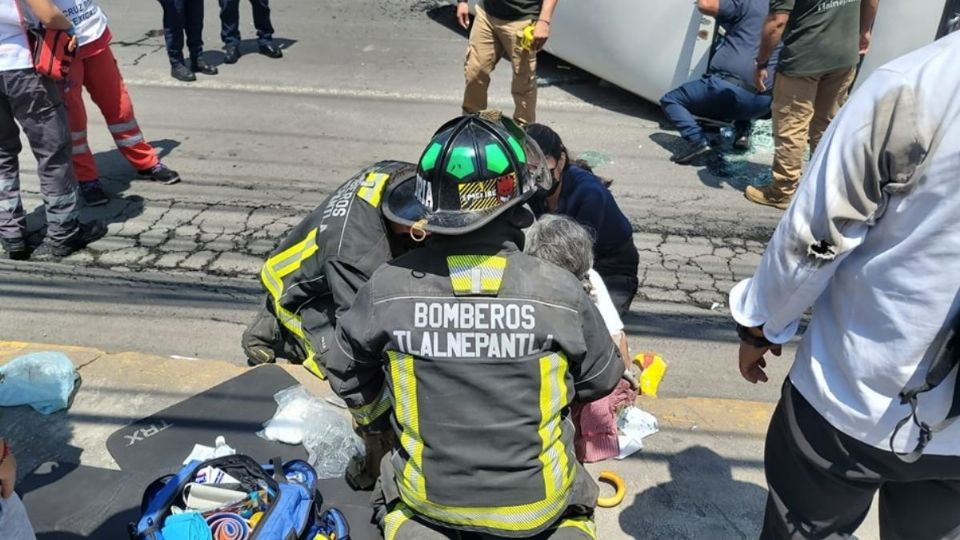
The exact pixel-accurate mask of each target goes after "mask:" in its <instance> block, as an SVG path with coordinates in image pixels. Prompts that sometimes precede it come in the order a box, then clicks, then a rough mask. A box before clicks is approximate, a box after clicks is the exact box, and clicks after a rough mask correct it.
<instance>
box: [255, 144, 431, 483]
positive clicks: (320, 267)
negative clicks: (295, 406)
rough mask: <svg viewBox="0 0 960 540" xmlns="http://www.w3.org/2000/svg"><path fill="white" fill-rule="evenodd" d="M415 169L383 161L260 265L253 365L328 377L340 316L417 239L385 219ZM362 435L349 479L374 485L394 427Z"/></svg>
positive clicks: (343, 188)
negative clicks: (386, 205) (398, 184)
mask: <svg viewBox="0 0 960 540" xmlns="http://www.w3.org/2000/svg"><path fill="white" fill-rule="evenodd" d="M415 171H416V167H415V166H414V165H413V164H411V163H405V162H401V161H383V162H380V163H377V164H375V165H373V166H371V167H368V168H367V169H365V170H363V171H361V172H360V173H359V174H357V175H356V176H354V177H353V178H351V179H350V180H348V181H347V182H346V183H344V184H343V185H342V186H340V187H339V188H338V189H337V190H336V191H335V192H334V193H333V194H332V195H330V196H329V197H328V198H327V199H326V200H325V201H324V202H323V203H322V204H321V205H320V206H319V207H318V208H317V209H316V210H314V211H313V212H312V213H310V215H308V216H307V217H306V218H304V220H303V221H302V222H300V224H298V225H297V226H296V227H294V228H293V230H292V231H290V233H289V234H288V235H287V237H286V238H285V239H284V240H283V242H281V243H280V245H279V246H278V247H277V248H276V249H275V250H274V251H273V253H271V254H270V256H269V258H268V259H267V261H266V263H264V265H263V269H262V270H261V272H260V279H261V281H262V283H263V285H264V288H265V289H266V292H267V295H266V300H265V302H264V305H263V307H262V308H261V309H260V311H259V312H258V313H257V316H256V318H255V319H254V321H253V322H252V323H251V324H250V326H248V327H247V329H246V331H245V332H244V333H243V337H242V341H241V344H242V346H243V350H244V352H245V353H246V355H247V359H248V363H249V364H250V365H257V364H262V363H268V362H274V361H275V360H276V358H277V357H281V358H286V359H288V360H290V361H292V362H296V363H303V365H304V366H305V367H306V368H307V369H308V370H310V372H312V373H313V374H314V375H317V376H318V377H320V378H321V379H323V378H325V377H326V376H325V375H324V367H323V366H324V358H325V356H326V355H327V353H328V351H329V349H330V347H331V346H332V344H333V336H334V332H335V329H336V321H337V318H338V317H339V316H340V315H341V314H342V313H343V312H345V311H346V310H347V308H349V307H350V304H351V303H352V302H353V298H354V296H355V295H356V293H357V290H359V289H360V287H361V286H362V285H363V284H364V283H366V281H367V279H369V277H370V276H371V275H373V272H374V270H376V269H377V268H378V267H379V266H380V265H381V264H383V263H385V262H387V261H389V260H390V259H393V258H394V257H396V256H398V255H401V254H403V253H406V252H407V250H408V249H410V248H412V247H415V246H417V244H416V243H415V242H414V241H413V240H412V239H411V237H410V234H409V230H410V229H409V227H405V226H403V225H399V224H395V223H388V222H386V221H384V218H383V213H382V211H381V204H380V203H381V200H382V196H383V193H384V190H385V189H386V187H387V185H388V184H390V183H392V182H395V181H400V180H404V179H407V178H411V177H412V176H413V175H414V172H415ZM362 436H363V439H364V443H365V446H366V449H367V455H366V456H365V458H364V460H363V461H359V460H358V461H354V462H352V463H351V465H350V467H349V468H348V470H347V479H348V480H349V481H350V482H351V483H352V484H354V485H355V486H356V487H359V488H369V487H370V486H371V485H373V482H374V481H375V479H376V475H377V474H378V468H379V461H380V457H381V456H383V454H384V452H386V451H387V450H388V449H390V448H392V447H393V446H394V444H395V440H394V436H393V433H392V431H390V430H384V431H383V432H379V433H378V432H374V431H370V430H367V431H365V432H364V433H363V434H362Z"/></svg>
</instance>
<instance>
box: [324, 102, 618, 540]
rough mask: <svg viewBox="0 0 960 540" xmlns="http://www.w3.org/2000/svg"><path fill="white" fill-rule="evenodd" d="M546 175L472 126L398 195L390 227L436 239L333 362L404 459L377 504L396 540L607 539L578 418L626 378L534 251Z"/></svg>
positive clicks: (376, 294)
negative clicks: (529, 203) (597, 517)
mask: <svg viewBox="0 0 960 540" xmlns="http://www.w3.org/2000/svg"><path fill="white" fill-rule="evenodd" d="M504 124H507V122H504ZM544 163H545V159H544V158H543V155H542V153H541V152H540V150H539V148H538V147H537V146H536V143H533V142H532V141H531V140H529V139H527V138H526V136H525V135H524V134H523V132H522V130H519V129H516V128H515V126H514V129H509V126H507V127H505V126H504V125H501V124H494V123H490V122H487V121H486V120H482V119H480V118H477V117H463V118H458V119H456V120H453V121H451V122H449V123H447V124H445V125H444V126H443V127H441V128H440V130H439V131H437V133H436V134H435V136H434V138H433V140H432V141H431V142H430V144H429V145H428V146H427V148H426V150H425V152H424V153H423V156H422V157H421V159H420V163H419V167H418V171H417V176H416V178H411V179H408V180H405V181H402V182H399V183H395V184H391V186H390V187H389V188H388V190H387V193H386V195H385V200H384V209H383V210H384V215H385V216H386V217H387V219H388V220H390V221H392V222H394V223H400V224H403V225H407V226H410V227H412V231H413V232H414V233H415V234H416V235H417V236H418V237H421V236H422V233H429V234H430V237H429V239H428V240H427V241H426V242H425V244H426V245H425V246H424V247H423V248H421V249H417V250H415V251H411V252H409V253H407V254H406V255H403V256H401V257H398V258H397V259H394V260H393V261H391V262H389V263H387V264H386V265H384V266H382V267H380V269H379V270H377V271H376V272H375V273H374V274H373V276H372V277H371V278H370V280H369V281H368V282H367V283H366V285H364V286H363V287H362V288H361V289H360V291H359V292H358V293H357V296H356V298H355V300H354V303H353V306H352V307H351V308H350V310H349V311H347V312H346V313H345V314H344V315H343V316H342V317H341V318H340V320H339V324H338V327H337V335H336V344H335V345H334V346H333V348H332V350H331V351H330V353H329V354H328V358H327V374H328V376H329V380H330V383H331V387H332V388H333V390H334V391H335V392H336V393H337V394H338V395H339V396H340V397H341V398H343V399H344V400H345V401H346V402H347V405H348V406H349V408H350V411H351V413H352V414H353V416H354V419H355V420H356V421H357V423H358V424H360V425H362V426H367V427H368V428H370V429H383V428H384V426H389V425H392V426H393V429H394V430H395V432H396V434H397V436H398V438H399V441H400V443H399V447H398V449H396V450H394V451H392V452H390V453H389V454H388V455H387V457H386V458H384V460H383V461H382V463H381V469H380V473H381V476H380V488H378V489H379V492H375V496H376V495H377V494H379V495H380V501H379V503H378V504H377V505H376V506H377V517H378V519H379V521H380V525H381V526H382V527H383V528H384V536H385V538H387V539H390V540H412V539H417V540H429V539H451V538H466V537H468V536H467V535H466V534H465V533H477V536H478V537H482V538H484V539H488V538H537V539H546V538H550V539H554V540H557V539H585V538H596V532H595V526H594V523H593V519H592V513H593V508H594V506H595V504H596V500H597V494H598V488H597V486H596V484H595V483H594V482H593V480H592V479H591V478H590V477H589V476H588V474H587V473H586V471H585V470H584V468H583V467H582V465H581V464H580V463H578V462H577V460H576V457H575V455H574V447H573V436H574V427H573V424H571V422H570V420H569V417H568V415H569V410H570V404H571V402H573V401H575V400H576V401H592V400H596V399H599V398H601V397H603V396H606V395H607V394H609V393H610V392H611V390H613V388H614V387H615V386H616V384H617V381H618V380H619V379H620V377H621V376H622V374H623V370H624V367H623V362H622V361H621V359H620V353H619V351H618V349H617V347H616V346H615V345H614V343H613V341H612V340H611V339H610V335H609V333H608V332H607V330H606V328H605V327H604V323H603V320H602V318H601V316H600V313H599V312H598V311H597V309H596V308H595V307H594V305H593V303H592V302H591V300H590V298H589V297H588V296H587V294H586V293H585V292H584V289H583V287H582V286H581V284H580V282H579V281H578V280H577V278H575V277H574V276H573V275H571V274H570V273H569V272H567V271H565V270H562V269H560V268H559V267H556V266H554V265H552V264H550V263H547V262H545V261H542V260H539V259H536V258H533V257H530V256H528V255H525V254H524V253H523V252H522V251H521V250H522V247H523V238H524V235H523V231H522V229H523V228H524V227H527V226H529V225H530V224H531V223H532V221H533V216H532V214H531V213H530V212H529V211H528V210H526V209H525V208H524V207H523V206H522V205H523V203H524V202H525V201H526V200H527V199H528V198H529V197H530V196H531V195H532V194H533V193H534V192H535V191H536V190H537V189H538V188H540V189H542V188H547V187H548V185H547V184H549V183H550V182H552V180H551V176H550V174H549V172H548V171H547V170H546V167H545V165H544ZM471 537H472V536H471Z"/></svg>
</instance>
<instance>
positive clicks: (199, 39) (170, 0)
mask: <svg viewBox="0 0 960 540" xmlns="http://www.w3.org/2000/svg"><path fill="white" fill-rule="evenodd" d="M159 1H160V5H161V6H163V37H164V39H165V40H166V42H167V55H168V56H169V57H170V63H171V64H173V65H176V64H181V63H183V34H184V32H186V34H187V49H189V50H190V57H191V58H199V57H200V54H201V53H203V0H159Z"/></svg>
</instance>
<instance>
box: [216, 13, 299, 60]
mask: <svg viewBox="0 0 960 540" xmlns="http://www.w3.org/2000/svg"><path fill="white" fill-rule="evenodd" d="M250 7H252V8H253V26H254V27H256V29H257V44H258V45H259V47H260V54H262V55H264V56H268V57H270V58H282V57H283V50H281V49H280V47H279V46H278V45H277V44H276V43H274V41H273V24H271V23H270V0H250ZM220 38H221V39H223V45H224V47H223V51H224V52H223V55H224V58H223V61H224V62H226V63H227V64H235V63H236V62H237V60H239V59H240V0H220Z"/></svg>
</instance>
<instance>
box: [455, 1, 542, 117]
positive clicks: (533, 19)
mask: <svg viewBox="0 0 960 540" xmlns="http://www.w3.org/2000/svg"><path fill="white" fill-rule="evenodd" d="M557 1H558V0H480V1H479V2H478V3H477V13H476V15H477V16H476V18H475V19H474V21H473V28H471V29H470V44H469V46H468V48H467V58H466V62H465V64H464V75H465V77H466V89H465V90H464V92H463V113H464V114H474V113H478V112H480V111H482V110H485V109H486V108H487V90H488V89H489V87H490V73H492V72H493V68H495V67H496V66H497V62H499V61H500V58H502V57H503V56H505V55H506V56H508V57H509V58H510V64H511V65H512V66H513V85H512V86H511V92H512V93H513V103H514V110H513V119H514V120H516V121H517V122H518V123H519V124H521V125H526V124H532V123H533V122H535V121H536V108H537V53H538V52H540V50H541V49H543V46H544V44H546V42H547V38H549V37H550V21H551V19H553V12H554V9H556V7H557ZM457 20H458V21H459V22H460V25H461V26H463V27H464V28H467V27H469V26H470V13H469V6H468V5H467V0H457ZM528 27H532V34H531V35H530V36H529V37H530V38H531V39H530V42H529V44H527V43H525V31H527V30H526V29H527V28H528Z"/></svg>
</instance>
